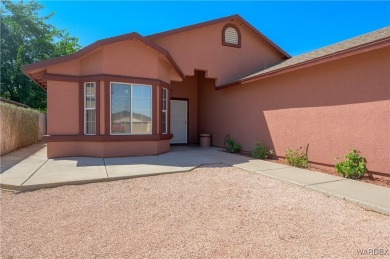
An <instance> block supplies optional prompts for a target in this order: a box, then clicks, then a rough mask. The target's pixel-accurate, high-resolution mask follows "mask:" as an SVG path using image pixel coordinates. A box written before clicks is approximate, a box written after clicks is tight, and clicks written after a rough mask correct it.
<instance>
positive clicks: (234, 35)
mask: <svg viewBox="0 0 390 259" xmlns="http://www.w3.org/2000/svg"><path fill="white" fill-rule="evenodd" d="M225 42H226V43H230V44H238V32H237V31H236V29H234V28H232V27H229V28H227V29H226V30H225Z"/></svg>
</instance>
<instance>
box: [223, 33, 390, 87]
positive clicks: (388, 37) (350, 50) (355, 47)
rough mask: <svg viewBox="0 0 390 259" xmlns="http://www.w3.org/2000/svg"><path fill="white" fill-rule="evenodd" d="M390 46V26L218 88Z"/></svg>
mask: <svg viewBox="0 0 390 259" xmlns="http://www.w3.org/2000/svg"><path fill="white" fill-rule="evenodd" d="M388 45H390V26H388V27H385V28H382V29H379V30H376V31H373V32H369V33H366V34H363V35H360V36H357V37H354V38H351V39H348V40H345V41H341V42H339V43H336V44H333V45H329V46H326V47H323V48H320V49H317V50H314V51H311V52H308V53H305V54H302V55H299V56H296V57H293V58H291V59H288V60H286V61H283V62H281V63H279V64H277V65H275V66H272V67H269V68H267V69H263V70H259V71H257V72H255V73H250V74H248V75H245V76H242V77H240V78H238V79H236V80H234V81H232V82H230V83H227V84H224V85H220V86H218V87H217V88H218V89H221V88H226V87H230V86H234V85H239V84H244V83H249V82H252V81H255V80H259V79H262V78H265V77H270V76H274V75H279V74H281V73H285V72H289V71H293V70H296V69H301V68H303V67H307V66H311V65H315V64H318V63H322V62H326V61H330V60H334V59H337V58H341V57H344V56H348V55H351V54H355V53H356V52H359V51H361V52H364V51H368V50H371V49H376V48H380V47H383V46H388Z"/></svg>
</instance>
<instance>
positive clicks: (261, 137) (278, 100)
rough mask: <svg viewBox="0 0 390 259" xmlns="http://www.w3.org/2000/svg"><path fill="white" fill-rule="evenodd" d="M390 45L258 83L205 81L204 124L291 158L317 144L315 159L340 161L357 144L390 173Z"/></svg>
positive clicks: (245, 145) (371, 162) (372, 163)
mask: <svg viewBox="0 0 390 259" xmlns="http://www.w3.org/2000/svg"><path fill="white" fill-rule="evenodd" d="M389 67H390V47H385V48H382V49H378V50H372V51H369V52H366V53H361V54H357V55H354V56H350V57H347V58H342V59H339V60H334V61H331V62H327V63H323V64H319V65H315V66H312V67H308V68H305V69H301V70H297V71H293V72H289V73H285V74H282V75H278V76H273V77H269V78H267V79H262V80H258V81H255V82H252V83H248V84H243V85H237V86H234V87H231V88H226V89H221V90H215V87H214V84H213V82H212V81H211V80H206V79H202V78H199V79H198V80H199V87H200V89H199V96H198V99H199V109H198V129H199V131H202V132H210V133H212V137H213V143H214V145H217V146H223V145H224V143H223V141H224V138H225V136H226V135H227V134H230V136H231V137H232V138H233V140H235V141H236V142H238V143H240V144H241V145H242V149H243V150H246V151H250V150H252V149H253V148H254V147H255V145H256V142H257V141H261V142H262V143H264V144H266V145H267V146H268V147H269V148H272V149H274V150H275V152H276V155H278V156H284V155H285V151H286V149H287V148H288V147H290V148H294V149H296V148H299V147H305V146H306V145H307V144H309V149H308V156H309V160H310V161H312V162H316V163H320V164H326V165H334V164H335V161H334V159H333V158H334V157H339V158H343V157H344V155H345V154H346V153H347V152H348V150H349V148H356V149H358V150H360V151H361V153H362V155H363V156H364V157H366V159H367V161H368V163H367V167H368V169H369V170H370V171H372V172H377V173H381V174H387V176H390V157H389V153H390V134H389V129H390V110H389V109H390V108H389V107H390V77H389Z"/></svg>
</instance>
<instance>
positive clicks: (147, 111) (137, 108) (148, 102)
mask: <svg viewBox="0 0 390 259" xmlns="http://www.w3.org/2000/svg"><path fill="white" fill-rule="evenodd" d="M132 91H133V96H132V101H133V103H132V116H133V120H132V123H133V132H132V133H138V134H148V133H151V132H152V87H151V86H146V85H133V88H132Z"/></svg>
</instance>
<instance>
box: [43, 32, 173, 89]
mask: <svg viewBox="0 0 390 259" xmlns="http://www.w3.org/2000/svg"><path fill="white" fill-rule="evenodd" d="M47 73H48V74H59V75H73V76H85V75H98V74H106V75H121V76H131V77H140V78H152V79H160V80H162V81H165V82H167V83H169V82H170V81H171V80H173V81H180V80H181V77H180V76H179V75H178V74H177V72H176V71H175V70H174V68H173V67H172V65H171V64H170V63H169V62H168V61H167V60H166V58H165V57H164V56H163V55H162V54H161V53H159V52H157V51H156V50H154V49H152V48H150V47H147V46H145V44H143V43H141V42H139V41H138V40H135V39H133V40H125V41H120V42H117V43H113V44H107V45H104V46H102V47H100V48H98V49H96V50H94V51H92V52H90V53H88V54H86V55H84V56H82V57H80V58H79V59H77V60H73V61H68V62H64V63H60V64H57V65H52V66H49V67H48V68H47Z"/></svg>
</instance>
